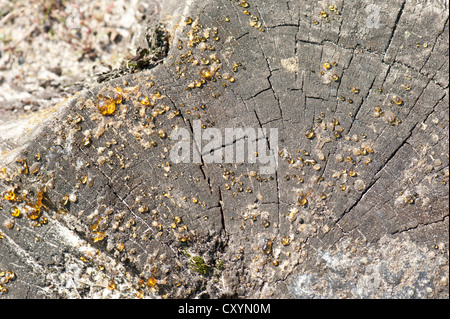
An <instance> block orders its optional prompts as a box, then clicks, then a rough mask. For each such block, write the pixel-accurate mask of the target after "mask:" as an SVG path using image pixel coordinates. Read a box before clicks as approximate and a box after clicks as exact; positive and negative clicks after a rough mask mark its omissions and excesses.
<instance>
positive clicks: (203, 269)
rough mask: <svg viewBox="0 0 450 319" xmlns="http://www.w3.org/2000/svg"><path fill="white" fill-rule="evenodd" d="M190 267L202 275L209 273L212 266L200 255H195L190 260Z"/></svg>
mask: <svg viewBox="0 0 450 319" xmlns="http://www.w3.org/2000/svg"><path fill="white" fill-rule="evenodd" d="M189 268H190V269H191V270H192V271H195V272H196V273H198V274H200V275H202V276H206V275H208V274H209V273H210V271H211V267H209V266H208V265H207V264H206V263H205V261H204V260H203V258H202V257H199V256H194V257H192V258H191V260H189Z"/></svg>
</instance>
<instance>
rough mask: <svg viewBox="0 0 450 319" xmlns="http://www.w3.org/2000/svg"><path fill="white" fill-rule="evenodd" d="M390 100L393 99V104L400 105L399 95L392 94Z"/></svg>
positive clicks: (401, 102) (401, 101)
mask: <svg viewBox="0 0 450 319" xmlns="http://www.w3.org/2000/svg"><path fill="white" fill-rule="evenodd" d="M392 101H393V102H394V103H395V104H397V105H402V104H403V100H402V99H401V98H400V97H399V96H397V95H394V96H393V97H392Z"/></svg>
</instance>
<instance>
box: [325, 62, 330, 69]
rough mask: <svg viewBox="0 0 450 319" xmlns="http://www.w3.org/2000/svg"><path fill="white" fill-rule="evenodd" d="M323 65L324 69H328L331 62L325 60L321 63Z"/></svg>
mask: <svg viewBox="0 0 450 319" xmlns="http://www.w3.org/2000/svg"><path fill="white" fill-rule="evenodd" d="M323 67H324V68H325V69H329V68H331V64H330V63H328V62H325V63H324V64H323Z"/></svg>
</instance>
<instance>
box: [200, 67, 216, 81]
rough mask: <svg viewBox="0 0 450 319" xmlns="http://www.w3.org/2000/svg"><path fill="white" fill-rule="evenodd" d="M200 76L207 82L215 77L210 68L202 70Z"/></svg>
mask: <svg viewBox="0 0 450 319" xmlns="http://www.w3.org/2000/svg"><path fill="white" fill-rule="evenodd" d="M199 74H200V75H201V76H202V77H203V78H204V79H206V80H211V78H212V77H213V74H212V72H211V71H210V70H209V69H208V68H201V69H200V71H199Z"/></svg>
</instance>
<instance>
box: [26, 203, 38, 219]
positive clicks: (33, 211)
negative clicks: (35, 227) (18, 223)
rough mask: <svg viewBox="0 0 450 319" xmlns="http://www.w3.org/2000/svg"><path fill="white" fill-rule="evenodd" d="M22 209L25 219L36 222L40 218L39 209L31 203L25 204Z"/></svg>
mask: <svg viewBox="0 0 450 319" xmlns="http://www.w3.org/2000/svg"><path fill="white" fill-rule="evenodd" d="M24 209H25V213H26V215H27V217H28V218H29V219H31V220H36V219H38V218H39V217H40V216H41V210H40V209H39V207H37V206H36V205H34V204H32V203H26V204H25V207H24Z"/></svg>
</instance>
